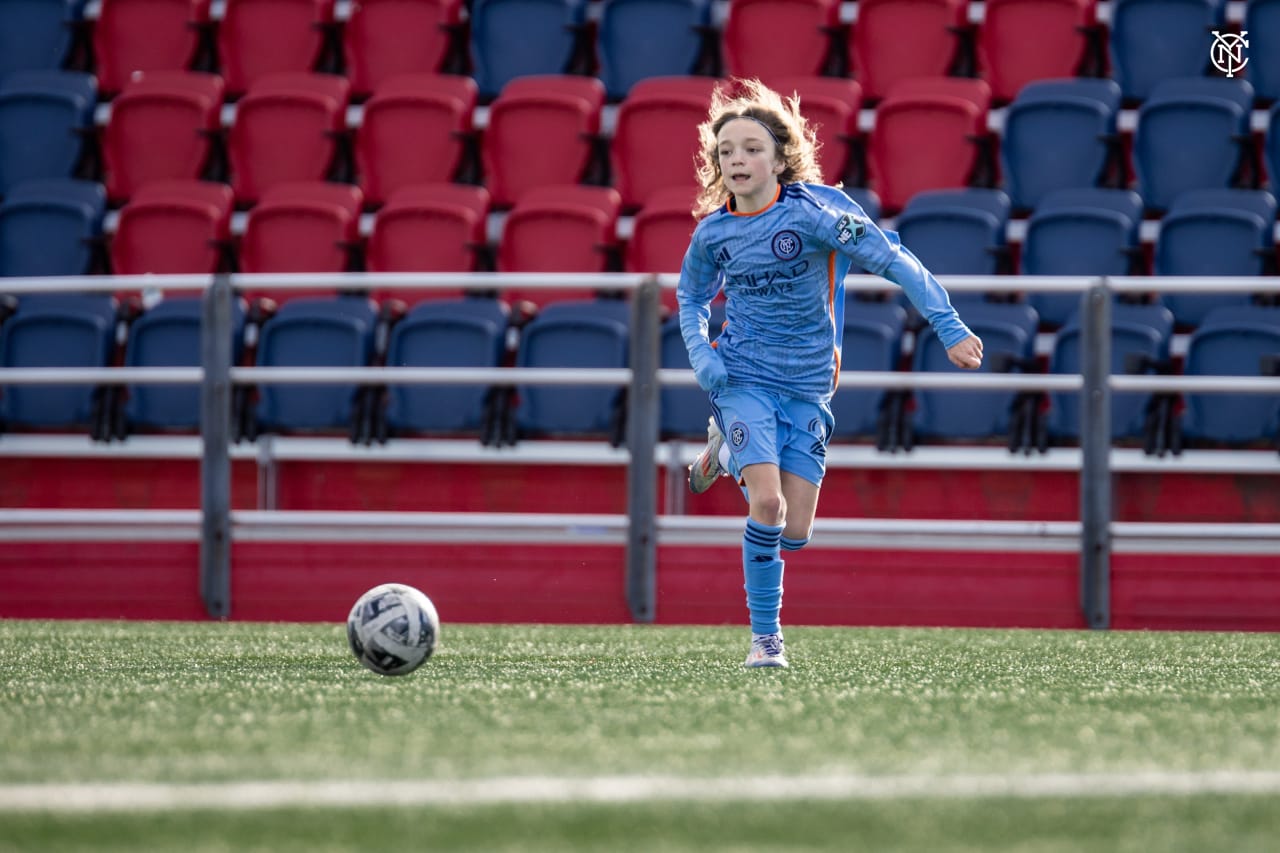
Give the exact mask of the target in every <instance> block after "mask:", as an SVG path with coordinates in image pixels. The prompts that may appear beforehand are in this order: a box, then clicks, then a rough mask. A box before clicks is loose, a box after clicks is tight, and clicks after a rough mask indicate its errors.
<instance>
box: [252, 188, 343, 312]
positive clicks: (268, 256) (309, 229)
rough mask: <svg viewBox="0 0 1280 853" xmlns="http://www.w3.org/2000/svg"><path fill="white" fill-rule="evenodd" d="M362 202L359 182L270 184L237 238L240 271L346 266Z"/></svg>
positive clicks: (284, 294) (275, 294) (279, 297)
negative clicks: (240, 236) (353, 184)
mask: <svg viewBox="0 0 1280 853" xmlns="http://www.w3.org/2000/svg"><path fill="white" fill-rule="evenodd" d="M363 204H364V199H363V197H362V196H361V193H360V188H359V187H356V186H352V185H351V184H326V183H321V182H318V181H316V182H298V183H281V184H277V185H275V186H273V187H272V188H271V189H269V190H267V191H266V192H265V193H263V195H262V200H261V201H259V202H258V204H257V205H256V206H255V207H254V208H253V209H252V210H250V211H249V218H248V221H247V222H246V223H245V229H244V236H243V237H242V238H241V241H240V270H241V272H246V273H270V272H331V273H332V272H346V271H347V270H348V269H349V268H350V262H351V250H352V248H353V247H354V246H356V245H357V243H358V242H359V239H360V210H361V208H362V207H363ZM333 292H334V291H333V290H332V289H328V290H314V291H301V290H289V291H284V290H280V291H271V290H265V291H256V292H252V293H249V294H247V296H248V298H250V299H252V298H255V297H261V296H270V297H271V298H272V299H274V300H275V301H276V302H284V301H287V300H289V299H295V298H298V297H301V296H317V295H332V294H333Z"/></svg>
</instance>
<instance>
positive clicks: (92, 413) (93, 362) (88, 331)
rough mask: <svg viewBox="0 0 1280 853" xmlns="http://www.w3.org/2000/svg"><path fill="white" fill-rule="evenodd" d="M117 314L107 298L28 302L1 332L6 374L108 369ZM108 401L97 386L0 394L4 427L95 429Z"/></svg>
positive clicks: (16, 388) (0, 357)
mask: <svg viewBox="0 0 1280 853" xmlns="http://www.w3.org/2000/svg"><path fill="white" fill-rule="evenodd" d="M115 328H116V309H115V302H114V300H113V299H112V297H111V296H109V295H106V294H92V295H88V294H86V295H80V294H67V295H54V294H48V295H40V296H27V297H23V298H22V299H20V300H19V302H18V310H17V312H16V313H15V314H14V315H13V316H12V317H10V318H9V319H8V320H6V321H5V323H4V325H3V326H0V368H6V367H107V366H108V365H109V364H110V363H111V355H112V352H113V349H114V346H115ZM103 398H104V395H103V394H102V393H101V392H100V391H98V390H97V389H96V388H95V387H94V386H92V385H50V386H37V385H10V386H6V387H4V388H0V425H3V426H5V427H11V426H21V427H46V428H67V427H73V426H90V427H91V428H92V427H95V426H96V424H97V423H98V422H99V420H100V418H101V416H102V406H103V404H104V399H103Z"/></svg>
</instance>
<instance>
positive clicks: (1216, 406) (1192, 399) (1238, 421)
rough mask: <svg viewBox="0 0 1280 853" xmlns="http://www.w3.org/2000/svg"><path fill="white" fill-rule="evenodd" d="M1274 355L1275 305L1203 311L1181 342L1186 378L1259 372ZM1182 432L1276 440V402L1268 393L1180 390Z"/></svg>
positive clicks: (1195, 436) (1279, 346) (1279, 321)
mask: <svg viewBox="0 0 1280 853" xmlns="http://www.w3.org/2000/svg"><path fill="white" fill-rule="evenodd" d="M1277 358H1280V309H1278V308H1274V307H1268V308H1263V307H1260V306H1249V307H1248V308H1245V309H1243V310H1242V309H1241V308H1239V307H1235V306H1228V307H1223V308H1217V309H1214V310H1213V311H1211V312H1209V313H1208V314H1207V315H1205V318H1204V320H1203V321H1202V322H1201V323H1200V325H1199V327H1197V328H1196V330H1195V332H1193V333H1192V335H1191V339H1190V341H1189V342H1188V344H1187V357H1186V362H1185V364H1184V366H1183V373H1184V374H1185V375H1187V376H1259V375H1264V373H1265V372H1266V371H1268V370H1270V371H1274V370H1275V361H1276V359H1277ZM1183 400H1184V402H1185V404H1186V408H1185V409H1184V411H1183V415H1182V421H1181V424H1180V428H1181V432H1182V435H1183V436H1185V437H1187V438H1190V439H1192V440H1193V441H1207V442H1221V443H1227V444H1234V445H1242V444H1248V443H1250V442H1257V441H1267V442H1273V441H1275V440H1276V439H1277V438H1280V432H1278V430H1280V401H1277V398H1276V395H1274V394H1235V393H1230V394H1184V395H1183Z"/></svg>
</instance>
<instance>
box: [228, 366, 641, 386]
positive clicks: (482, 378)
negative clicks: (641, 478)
mask: <svg viewBox="0 0 1280 853" xmlns="http://www.w3.org/2000/svg"><path fill="white" fill-rule="evenodd" d="M231 381H232V382H234V383H236V384H237V385H252V384H254V383H262V384H268V385H270V384H281V385H332V384H335V383H338V384H346V383H364V384H376V385H412V384H417V383H430V384H438V385H473V384H478V383H492V384H500V385H514V384H521V385H569V386H579V385H625V384H627V383H628V382H630V381H631V369H630V368H626V367H233V368H231Z"/></svg>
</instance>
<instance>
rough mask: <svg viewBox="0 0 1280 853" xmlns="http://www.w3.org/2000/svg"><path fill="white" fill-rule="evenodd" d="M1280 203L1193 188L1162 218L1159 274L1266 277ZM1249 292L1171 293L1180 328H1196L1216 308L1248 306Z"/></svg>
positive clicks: (1264, 195) (1253, 193)
mask: <svg viewBox="0 0 1280 853" xmlns="http://www.w3.org/2000/svg"><path fill="white" fill-rule="evenodd" d="M1275 221H1276V200H1275V197H1274V196H1272V195H1271V193H1269V192H1263V191H1261V190H1193V191H1192V192H1188V193H1183V194H1182V195H1180V196H1178V197H1177V198H1176V199H1174V201H1173V205H1172V206H1171V207H1170V208H1169V212H1168V213H1166V214H1165V216H1164V218H1163V219H1161V220H1160V235H1159V237H1158V238H1157V240H1156V251H1155V264H1154V267H1155V273H1156V275H1199V276H1256V275H1264V274H1265V273H1266V272H1267V271H1268V268H1269V262H1270V259H1271V258H1273V257H1274V255H1275V233H1274V232H1275ZM1249 299H1250V297H1249V294H1247V293H1218V294H1213V293H1205V294H1201V293H1195V294H1187V293H1166V294H1162V295H1161V300H1162V302H1163V303H1164V304H1165V305H1167V306H1168V307H1169V308H1170V309H1171V310H1172V311H1173V315H1174V317H1175V318H1176V319H1177V321H1178V324H1179V325H1182V326H1195V325H1197V324H1199V323H1200V321H1201V320H1202V319H1204V316H1205V314H1207V313H1208V312H1209V311H1210V310H1211V309H1212V308H1215V307H1218V306H1220V305H1233V304H1234V305H1247V304H1248V303H1249Z"/></svg>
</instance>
